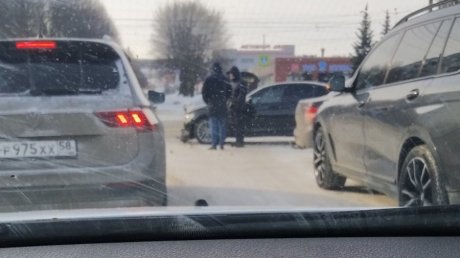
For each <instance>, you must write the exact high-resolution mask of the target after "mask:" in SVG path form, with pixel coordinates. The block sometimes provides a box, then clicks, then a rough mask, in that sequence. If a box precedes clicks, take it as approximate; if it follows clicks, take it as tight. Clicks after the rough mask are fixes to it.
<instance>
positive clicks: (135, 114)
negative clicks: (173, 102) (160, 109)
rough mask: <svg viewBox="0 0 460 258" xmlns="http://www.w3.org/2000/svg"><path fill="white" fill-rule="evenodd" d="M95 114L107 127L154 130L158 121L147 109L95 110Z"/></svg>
mask: <svg viewBox="0 0 460 258" xmlns="http://www.w3.org/2000/svg"><path fill="white" fill-rule="evenodd" d="M96 116H97V117H99V119H101V121H102V122H103V123H104V124H105V125H107V126H109V127H115V128H116V127H121V128H136V129H138V130H155V129H156V126H157V124H158V121H157V119H156V117H155V115H154V114H153V113H152V111H151V110H149V109H140V110H127V111H109V112H97V113H96Z"/></svg>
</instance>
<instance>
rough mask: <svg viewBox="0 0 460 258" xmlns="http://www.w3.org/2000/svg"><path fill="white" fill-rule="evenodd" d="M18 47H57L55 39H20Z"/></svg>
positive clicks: (17, 43)
mask: <svg viewBox="0 0 460 258" xmlns="http://www.w3.org/2000/svg"><path fill="white" fill-rule="evenodd" d="M16 48H17V49H55V48H56V42H55V41H20V42H16Z"/></svg>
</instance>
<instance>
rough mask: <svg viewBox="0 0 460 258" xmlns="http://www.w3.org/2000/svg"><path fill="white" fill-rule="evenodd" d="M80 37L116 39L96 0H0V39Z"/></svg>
mask: <svg viewBox="0 0 460 258" xmlns="http://www.w3.org/2000/svg"><path fill="white" fill-rule="evenodd" d="M39 35H41V36H49V37H84V38H102V37H103V36H104V35H109V36H111V37H112V38H113V39H114V40H118V33H117V31H116V28H115V26H114V25H113V23H112V21H111V19H110V17H109V16H108V14H107V12H106V10H105V8H104V6H103V5H102V4H101V3H100V2H99V0H14V1H12V0H0V37H3V38H20V37H37V36H39Z"/></svg>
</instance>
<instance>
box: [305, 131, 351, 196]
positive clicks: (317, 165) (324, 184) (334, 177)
mask: <svg viewBox="0 0 460 258" xmlns="http://www.w3.org/2000/svg"><path fill="white" fill-rule="evenodd" d="M328 155H329V154H328V152H327V149H326V141H325V139H324V133H323V130H322V129H321V128H319V129H318V130H317V131H316V132H315V136H314V146H313V166H314V174H315V179H316V183H317V184H318V186H319V187H321V188H324V189H340V188H342V187H343V186H344V185H345V181H346V179H347V178H346V177H344V176H340V175H338V174H336V173H334V171H332V167H331V164H330V160H329V156H328Z"/></svg>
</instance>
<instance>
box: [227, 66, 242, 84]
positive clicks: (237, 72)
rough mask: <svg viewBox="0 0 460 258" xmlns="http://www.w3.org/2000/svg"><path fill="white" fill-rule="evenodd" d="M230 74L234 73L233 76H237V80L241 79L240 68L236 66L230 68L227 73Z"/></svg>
mask: <svg viewBox="0 0 460 258" xmlns="http://www.w3.org/2000/svg"><path fill="white" fill-rule="evenodd" d="M228 74H233V77H234V78H235V79H234V80H235V81H239V80H240V79H241V73H240V70H239V69H238V67H236V66H232V68H230V70H229V71H228V72H227V75H228Z"/></svg>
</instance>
